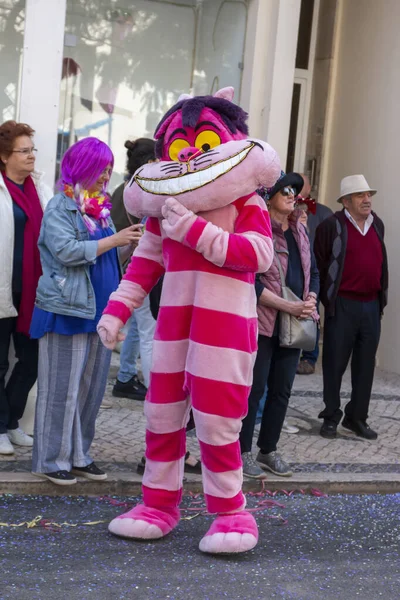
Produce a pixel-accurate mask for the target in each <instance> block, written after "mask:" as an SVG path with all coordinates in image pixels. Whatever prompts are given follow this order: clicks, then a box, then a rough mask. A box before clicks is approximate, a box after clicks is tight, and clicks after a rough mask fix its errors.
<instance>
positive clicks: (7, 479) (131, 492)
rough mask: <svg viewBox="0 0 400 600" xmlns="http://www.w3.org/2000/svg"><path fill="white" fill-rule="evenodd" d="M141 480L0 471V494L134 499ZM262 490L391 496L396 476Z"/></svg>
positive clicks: (197, 484) (287, 483) (246, 487)
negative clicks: (70, 479) (55, 479)
mask: <svg viewBox="0 0 400 600" xmlns="http://www.w3.org/2000/svg"><path fill="white" fill-rule="evenodd" d="M141 486H142V479H141V477H140V476H139V475H137V474H136V473H130V472H113V473H110V474H109V476H108V479H107V480H105V481H90V480H87V479H78V483H77V484H75V485H69V486H60V485H54V484H52V483H51V482H50V481H45V480H43V479H39V478H38V477H35V476H34V475H32V474H31V473H11V472H8V471H3V472H0V494H20V495H35V496H36V495H41V496H101V495H107V496H114V495H115V496H138V495H140V494H141ZM264 489H265V490H268V491H271V492H284V491H286V492H293V491H300V490H301V491H303V492H311V491H312V490H315V489H317V490H318V491H320V492H323V493H325V494H395V493H399V492H400V474H398V473H390V474H388V473H382V474H380V473H316V472H314V473H295V474H294V475H293V477H290V478H287V477H275V476H273V475H271V476H268V478H267V479H266V480H265V485H264ZM184 490H185V491H187V492H192V493H202V492H203V487H202V482H201V477H200V476H198V475H197V476H196V475H192V476H187V481H186V482H185V484H184ZM243 491H245V492H259V491H262V485H261V483H260V481H258V480H245V481H244V483H243Z"/></svg>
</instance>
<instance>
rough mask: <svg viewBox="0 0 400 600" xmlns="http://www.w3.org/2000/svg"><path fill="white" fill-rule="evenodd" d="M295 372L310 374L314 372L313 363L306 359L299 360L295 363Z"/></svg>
mask: <svg viewBox="0 0 400 600" xmlns="http://www.w3.org/2000/svg"><path fill="white" fill-rule="evenodd" d="M296 373H297V374H298V375H312V374H313V373H315V365H313V363H310V362H309V361H308V360H301V361H300V362H299V364H298V365H297V369H296Z"/></svg>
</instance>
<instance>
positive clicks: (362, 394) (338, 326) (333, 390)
mask: <svg viewBox="0 0 400 600" xmlns="http://www.w3.org/2000/svg"><path fill="white" fill-rule="evenodd" d="M380 332H381V320H380V310H379V302H378V300H373V301H372V302H359V301H357V300H349V299H347V298H340V297H338V298H337V299H336V304H335V315H334V316H333V317H326V318H325V324H324V348H323V354H322V369H323V380H324V404H325V409H324V410H323V411H322V412H321V413H320V414H319V418H322V419H326V420H328V421H333V422H335V423H337V424H338V423H339V422H340V419H341V418H342V415H343V411H342V410H341V408H340V388H341V384H342V377H343V375H344V372H345V370H346V368H347V365H348V363H349V360H350V356H351V354H352V359H351V386H352V391H351V399H350V402H349V403H348V404H347V405H346V407H345V414H346V416H348V417H349V418H350V419H354V420H361V421H363V420H366V419H367V418H368V407H369V402H370V398H371V389H372V383H373V380H374V370H375V355H376V351H377V348H378V344H379V337H380Z"/></svg>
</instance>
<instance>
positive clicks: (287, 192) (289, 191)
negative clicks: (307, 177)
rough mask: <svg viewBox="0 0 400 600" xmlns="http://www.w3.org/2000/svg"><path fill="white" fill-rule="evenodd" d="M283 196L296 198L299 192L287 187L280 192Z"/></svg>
mask: <svg viewBox="0 0 400 600" xmlns="http://www.w3.org/2000/svg"><path fill="white" fill-rule="evenodd" d="M280 193H281V194H282V196H296V194H297V192H296V190H294V189H293V188H292V187H289V186H286V187H284V188H282V189H281V190H280Z"/></svg>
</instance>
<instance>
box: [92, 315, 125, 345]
mask: <svg viewBox="0 0 400 600" xmlns="http://www.w3.org/2000/svg"><path fill="white" fill-rule="evenodd" d="M123 326H124V324H123V322H122V321H121V319H118V317H113V316H112V315H103V316H102V317H101V319H100V321H99V323H98V325H97V333H98V334H99V336H100V339H101V341H102V343H103V346H105V347H106V348H108V349H109V350H114V348H115V346H116V344H117V342H122V341H123V340H124V339H125V335H124V334H123V333H121V331H120V330H121V329H122V327H123Z"/></svg>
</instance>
